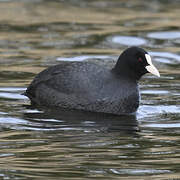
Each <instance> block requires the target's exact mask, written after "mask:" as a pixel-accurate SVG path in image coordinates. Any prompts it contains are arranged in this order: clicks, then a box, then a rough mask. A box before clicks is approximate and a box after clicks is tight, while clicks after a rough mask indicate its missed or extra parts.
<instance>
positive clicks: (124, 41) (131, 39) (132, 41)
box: [112, 36, 147, 46]
mask: <svg viewBox="0 0 180 180" xmlns="http://www.w3.org/2000/svg"><path fill="white" fill-rule="evenodd" d="M112 42H113V43H116V44H121V45H126V46H141V45H144V44H147V40H145V39H143V38H140V37H135V36H114V37H112Z"/></svg>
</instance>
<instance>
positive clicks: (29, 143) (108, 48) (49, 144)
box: [0, 0, 180, 180]
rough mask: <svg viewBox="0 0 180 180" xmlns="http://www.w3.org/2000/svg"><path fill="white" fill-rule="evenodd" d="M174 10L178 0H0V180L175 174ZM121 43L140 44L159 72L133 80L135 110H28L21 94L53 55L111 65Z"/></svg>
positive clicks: (179, 88)
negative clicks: (136, 85)
mask: <svg viewBox="0 0 180 180" xmlns="http://www.w3.org/2000/svg"><path fill="white" fill-rule="evenodd" d="M179 8H180V2H179V1H178V0H171V1H170V0H164V1H161V0H152V1H141V0H134V1H124V0H112V1H107V0H98V1H95V0H92V1H83V0H67V1H61V0H59V1H48V0H44V1H43V0H33V1H26V0H22V1H11V0H7V1H5V0H1V1H0V178H1V179H68V180H70V179H138V180H139V179H158V180H159V179H179V178H180V169H179V163H180V122H179V120H180V103H179V99H180V26H179V22H180V16H179ZM129 45H137V46H142V47H143V48H145V49H146V50H147V51H148V52H149V53H150V54H151V55H152V57H153V60H154V63H155V64H156V66H157V67H158V69H159V71H160V73H161V77H160V78H155V77H154V76H152V75H150V74H149V75H146V76H145V77H143V79H142V80H141V82H140V89H141V96H142V98H141V105H140V108H139V110H138V112H137V115H135V116H133V115H132V116H112V115H104V114H96V113H84V112H77V111H68V112H67V111H64V110H62V111H59V112H58V113H57V111H52V110H50V109H46V110H44V109H35V108H33V107H31V106H30V103H29V100H28V99H27V98H26V97H24V96H22V95H21V93H22V92H24V90H25V89H26V87H27V85H28V84H29V83H30V81H31V80H32V79H33V78H34V76H35V75H36V74H37V73H38V72H40V71H41V70H43V69H44V68H46V67H49V66H51V65H54V64H58V62H59V61H60V60H67V61H72V60H74V61H96V62H97V63H101V64H103V65H107V66H113V64H114V62H115V60H116V59H117V57H118V56H119V54H120V53H121V52H122V51H123V50H124V49H125V48H126V47H127V46H129ZM92 58H94V60H92Z"/></svg>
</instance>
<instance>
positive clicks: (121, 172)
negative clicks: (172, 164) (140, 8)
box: [110, 169, 171, 175]
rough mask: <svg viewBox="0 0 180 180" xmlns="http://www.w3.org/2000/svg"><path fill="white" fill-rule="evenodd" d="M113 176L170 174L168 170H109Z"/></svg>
mask: <svg viewBox="0 0 180 180" xmlns="http://www.w3.org/2000/svg"><path fill="white" fill-rule="evenodd" d="M110 171H111V172H112V173H114V174H131V175H144V174H162V173H170V172H171V171H169V170H160V169H110Z"/></svg>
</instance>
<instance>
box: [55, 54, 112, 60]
mask: <svg viewBox="0 0 180 180" xmlns="http://www.w3.org/2000/svg"><path fill="white" fill-rule="evenodd" d="M109 57H110V56H104V55H87V56H75V57H66V58H65V57H58V58H57V61H85V60H87V59H107V58H109Z"/></svg>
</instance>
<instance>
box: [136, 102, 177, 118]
mask: <svg viewBox="0 0 180 180" xmlns="http://www.w3.org/2000/svg"><path fill="white" fill-rule="evenodd" d="M169 113H175V114H179V113H180V106H176V105H169V106H168V105H167V106H166V105H159V106H157V105H154V106H151V105H142V106H140V107H139V110H138V113H137V116H138V118H139V119H141V118H145V117H149V116H157V115H158V114H169Z"/></svg>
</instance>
